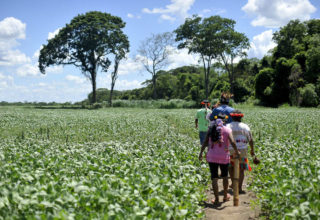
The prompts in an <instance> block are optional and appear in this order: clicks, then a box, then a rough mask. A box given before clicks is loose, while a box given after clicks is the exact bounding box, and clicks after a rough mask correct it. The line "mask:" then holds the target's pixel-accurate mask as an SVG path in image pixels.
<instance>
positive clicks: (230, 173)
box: [229, 166, 234, 188]
mask: <svg viewBox="0 0 320 220" xmlns="http://www.w3.org/2000/svg"><path fill="white" fill-rule="evenodd" d="M229 175H230V178H231V185H230V187H231V188H233V175H234V174H233V167H231V166H230V167H229Z"/></svg>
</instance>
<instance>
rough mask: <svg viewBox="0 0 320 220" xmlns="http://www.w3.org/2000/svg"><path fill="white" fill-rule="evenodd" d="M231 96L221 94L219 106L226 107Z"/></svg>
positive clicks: (227, 93) (224, 93)
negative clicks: (223, 105)
mask: <svg viewBox="0 0 320 220" xmlns="http://www.w3.org/2000/svg"><path fill="white" fill-rule="evenodd" d="M232 96H233V95H232V94H231V93H229V92H223V93H221V96H220V103H221V104H226V105H228V104H229V101H230V98H232Z"/></svg>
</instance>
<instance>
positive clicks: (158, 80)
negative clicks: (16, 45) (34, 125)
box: [39, 11, 320, 106]
mask: <svg viewBox="0 0 320 220" xmlns="http://www.w3.org/2000/svg"><path fill="white" fill-rule="evenodd" d="M234 26H235V21H234V20H232V19H228V18H222V17H220V16H211V17H208V18H201V17H199V16H196V15H195V16H193V17H191V18H187V19H186V20H185V22H184V23H183V24H182V25H180V26H179V27H178V28H177V29H176V30H174V32H173V33H169V32H166V33H162V34H154V35H152V36H151V37H149V38H146V40H144V41H143V42H141V45H140V47H139V50H138V53H139V55H140V56H139V58H138V60H137V62H141V63H142V64H143V66H144V67H145V69H146V71H147V72H148V73H150V74H151V79H150V80H146V81H145V82H144V83H143V84H144V85H145V87H143V88H140V89H133V90H128V91H114V86H115V83H116V80H117V77H118V68H119V65H121V61H122V60H123V59H124V58H125V56H126V54H127V53H128V52H129V40H128V37H127V36H126V35H125V34H124V33H123V31H122V29H123V28H124V27H125V23H124V22H123V21H122V19H121V18H120V17H117V16H112V15H110V14H108V13H102V12H97V11H94V12H88V13H86V14H82V15H78V16H77V17H75V18H74V19H72V21H71V22H70V24H67V25H66V26H65V27H64V28H62V29H61V30H60V31H59V33H58V35H56V36H55V37H54V38H52V39H50V40H48V43H47V44H46V45H43V48H42V49H41V51H40V56H39V68H40V71H41V72H42V73H45V69H46V68H47V67H49V66H51V65H68V64H71V65H74V66H76V67H78V68H80V70H81V72H82V73H83V75H84V76H85V77H87V78H88V79H90V81H91V84H92V92H91V93H90V94H89V96H88V100H87V101H89V102H90V103H95V102H102V101H107V100H108V102H109V104H110V105H111V106H112V100H113V99H127V100H133V99H137V100H139V99H145V100H147V99H184V100H193V101H197V102H198V101H200V100H201V99H203V98H208V99H214V98H218V96H219V94H220V93H221V92H222V91H230V92H231V93H233V94H234V100H235V102H243V101H247V100H255V99H258V101H255V102H259V103H260V104H263V105H267V106H278V105H280V104H282V103H289V104H291V105H297V106H317V105H318V104H319V97H320V61H319V60H320V59H319V58H320V21H319V20H317V19H314V20H309V21H305V22H300V21H299V20H293V21H290V22H289V23H288V24H287V25H286V26H284V27H282V28H280V30H279V31H277V32H275V33H274V36H273V40H274V41H275V42H276V43H277V46H276V47H275V48H274V49H273V50H272V51H270V53H269V54H267V55H265V56H264V57H263V58H262V59H260V60H259V59H257V58H252V59H247V58H246V55H247V54H246V51H247V50H248V49H249V47H250V44H249V40H248V38H247V37H246V36H245V34H243V33H239V32H237V31H236V30H235V29H234ZM175 45H177V48H178V49H184V48H185V49H187V50H188V52H189V53H191V54H196V55H198V56H199V57H200V60H199V64H200V65H196V66H184V67H179V68H176V69H172V70H168V71H164V70H163V69H165V67H166V65H167V64H168V56H169V55H170V53H172V48H174V47H175ZM236 59H240V61H239V62H237V63H235V60H236ZM110 67H113V69H112V70H111V72H110V74H111V79H112V82H111V89H110V90H107V89H98V90H97V88H96V75H97V73H98V72H99V70H100V71H104V72H108V71H109V68H110ZM102 97H103V98H102Z"/></svg>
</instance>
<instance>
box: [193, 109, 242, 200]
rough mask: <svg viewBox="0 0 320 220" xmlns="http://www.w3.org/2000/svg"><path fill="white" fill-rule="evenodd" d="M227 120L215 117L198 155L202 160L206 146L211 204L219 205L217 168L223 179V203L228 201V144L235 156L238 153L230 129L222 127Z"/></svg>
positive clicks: (220, 115)
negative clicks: (212, 193) (210, 184)
mask: <svg viewBox="0 0 320 220" xmlns="http://www.w3.org/2000/svg"><path fill="white" fill-rule="evenodd" d="M225 119H227V117H226V115H222V114H219V115H218V116H216V117H215V120H214V123H213V124H212V126H211V127H210V128H209V130H208V132H207V136H206V139H205V142H204V143H203V144H202V148H201V151H200V154H199V160H202V153H203V151H204V149H205V148H206V146H208V152H207V155H206V159H207V162H208V163H209V167H210V173H211V180H212V188H213V192H214V196H215V200H212V202H213V203H215V204H217V203H219V187H218V167H220V171H221V177H222V179H223V190H224V197H223V201H224V202H226V201H228V200H230V195H229V194H228V192H227V190H228V166H229V163H230V153H229V144H230V143H231V145H232V146H233V148H234V150H235V152H236V154H237V153H238V150H237V146H236V144H235V142H234V140H233V137H232V132H231V129H230V128H227V127H226V126H224V124H223V123H224V122H223V120H225ZM238 156H239V153H238Z"/></svg>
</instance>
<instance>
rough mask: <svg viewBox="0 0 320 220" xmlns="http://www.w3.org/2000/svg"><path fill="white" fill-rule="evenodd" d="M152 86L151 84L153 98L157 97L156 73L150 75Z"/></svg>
mask: <svg viewBox="0 0 320 220" xmlns="http://www.w3.org/2000/svg"><path fill="white" fill-rule="evenodd" d="M152 86H153V99H157V91H156V75H153V77H152Z"/></svg>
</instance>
